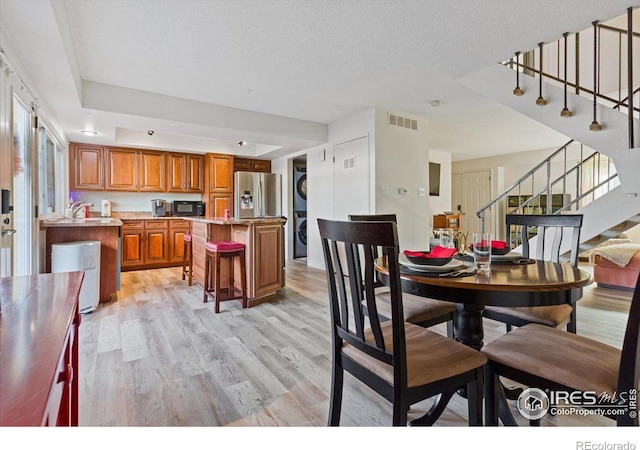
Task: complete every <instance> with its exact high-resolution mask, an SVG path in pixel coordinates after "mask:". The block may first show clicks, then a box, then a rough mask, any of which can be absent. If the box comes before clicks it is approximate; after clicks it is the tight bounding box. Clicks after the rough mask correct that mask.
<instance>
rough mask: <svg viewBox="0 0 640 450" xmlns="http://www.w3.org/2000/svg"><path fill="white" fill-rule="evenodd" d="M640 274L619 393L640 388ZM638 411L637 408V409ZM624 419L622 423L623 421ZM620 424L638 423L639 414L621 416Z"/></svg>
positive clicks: (624, 344) (632, 301)
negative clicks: (633, 416)
mask: <svg viewBox="0 0 640 450" xmlns="http://www.w3.org/2000/svg"><path fill="white" fill-rule="evenodd" d="M639 383H640V275H639V276H638V280H637V281H636V287H635V290H634V291H633V297H632V299H631V307H630V308H629V318H628V319H627V328H626V330H625V333H624V340H623V341H622V354H621V355H620V369H619V371H618V393H630V392H632V390H635V392H637V391H638V389H640V386H639ZM636 398H637V397H636ZM636 405H637V403H636ZM636 412H637V410H636ZM621 421H622V423H621ZM618 425H638V418H637V416H636V417H635V420H634V418H632V417H629V415H628V414H625V415H624V418H619V420H618Z"/></svg>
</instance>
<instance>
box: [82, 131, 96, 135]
mask: <svg viewBox="0 0 640 450" xmlns="http://www.w3.org/2000/svg"><path fill="white" fill-rule="evenodd" d="M80 133H82V134H85V135H87V136H95V135H96V134H98V132H97V131H93V130H80Z"/></svg>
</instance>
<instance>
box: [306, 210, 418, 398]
mask: <svg viewBox="0 0 640 450" xmlns="http://www.w3.org/2000/svg"><path fill="white" fill-rule="evenodd" d="M318 228H319V229H320V238H321V242H322V251H323V254H324V260H325V266H326V275H327V285H328V288H329V301H330V313H331V328H332V341H333V345H334V351H335V352H337V353H339V352H340V351H341V349H342V346H343V341H345V342H347V343H349V344H351V345H353V346H354V347H355V348H357V349H358V350H360V351H362V352H365V353H366V354H368V355H370V356H372V357H374V358H376V359H378V360H379V361H382V362H384V363H386V364H389V365H393V368H394V379H395V380H396V383H404V386H406V379H407V378H406V375H407V374H406V349H405V334H404V317H403V309H402V292H401V286H400V269H399V265H398V251H399V247H398V232H397V228H396V224H395V223H393V222H339V221H330V220H324V219H318ZM375 247H381V248H382V250H383V252H384V253H385V254H386V258H387V261H388V263H387V264H388V269H389V289H390V295H391V316H392V317H391V322H392V324H391V326H392V330H393V331H392V341H393V342H385V339H384V337H383V333H382V329H381V326H380V319H379V318H378V314H377V308H376V297H375V288H374V282H375V280H376V276H375V267H374V263H375V260H374V258H373V257H372V254H373V251H374V248H375ZM340 249H342V251H343V252H344V254H345V256H346V257H345V258H344V259H343V258H340V251H341V250H340ZM361 252H362V254H363V255H364V258H363V261H362V263H363V265H362V269H363V270H360V269H361V261H360V253H361ZM344 260H346V266H347V269H348V273H349V274H352V275H351V276H349V277H348V278H349V279H348V286H349V289H347V284H346V282H345V279H346V278H347V277H346V276H345V268H344V267H342V266H343V261H344ZM361 299H364V303H365V305H364V306H366V308H367V310H368V311H369V316H368V320H369V326H370V328H371V335H372V336H373V339H369V340H367V339H365V315H364V310H363V307H364V306H363V305H362V302H361ZM391 349H393V351H392V350H391Z"/></svg>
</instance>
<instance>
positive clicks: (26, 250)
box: [10, 95, 38, 276]
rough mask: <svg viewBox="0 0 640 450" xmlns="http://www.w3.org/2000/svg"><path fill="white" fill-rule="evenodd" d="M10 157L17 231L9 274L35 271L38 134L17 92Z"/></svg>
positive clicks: (36, 270)
mask: <svg viewBox="0 0 640 450" xmlns="http://www.w3.org/2000/svg"><path fill="white" fill-rule="evenodd" d="M12 131H13V149H12V150H13V159H12V179H13V183H12V188H11V190H12V192H11V194H12V205H13V211H12V213H11V220H10V222H11V225H12V228H13V229H15V230H16V233H15V234H14V235H13V236H12V237H11V238H12V239H13V243H12V253H13V268H12V271H11V272H12V275H13V276H20V275H33V274H36V273H38V268H37V263H38V253H37V251H38V247H37V243H38V237H37V232H38V219H37V214H36V205H37V194H36V193H37V186H38V184H37V177H38V170H37V165H36V164H35V163H34V161H35V148H36V144H37V142H36V141H37V135H36V132H35V114H34V112H33V111H32V109H31V108H30V107H28V106H26V104H25V102H23V101H22V99H20V98H19V97H18V96H17V95H15V96H14V97H13V130H12Z"/></svg>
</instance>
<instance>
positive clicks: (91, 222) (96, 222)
mask: <svg viewBox="0 0 640 450" xmlns="http://www.w3.org/2000/svg"><path fill="white" fill-rule="evenodd" d="M120 226H122V221H121V220H120V219H116V218H113V217H88V218H86V219H64V218H58V219H43V220H40V229H41V230H43V229H45V228H53V227H120Z"/></svg>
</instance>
